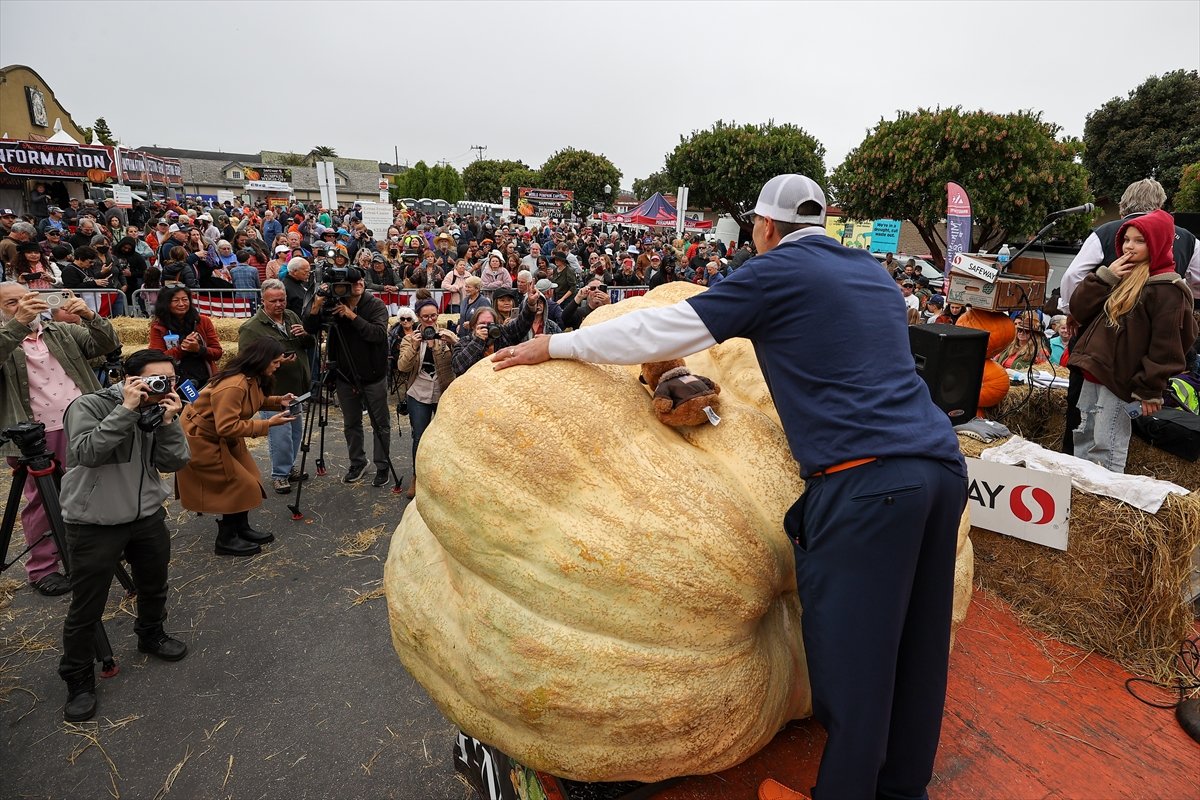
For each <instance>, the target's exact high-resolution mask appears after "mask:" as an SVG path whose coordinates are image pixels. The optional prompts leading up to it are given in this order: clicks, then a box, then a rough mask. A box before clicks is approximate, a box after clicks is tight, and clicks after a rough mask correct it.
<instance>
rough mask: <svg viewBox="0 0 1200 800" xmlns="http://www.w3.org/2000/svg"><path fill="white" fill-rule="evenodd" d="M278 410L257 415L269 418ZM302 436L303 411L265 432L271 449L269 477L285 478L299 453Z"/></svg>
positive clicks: (273, 478) (275, 478)
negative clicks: (290, 419)
mask: <svg viewBox="0 0 1200 800" xmlns="http://www.w3.org/2000/svg"><path fill="white" fill-rule="evenodd" d="M278 413H279V412H278V411H261V412H259V417H261V418H262V419H269V418H271V417H273V416H275V415H276V414H278ZM303 438H304V412H303V411H300V412H298V413H297V414H296V418H295V419H294V420H292V421H291V422H290V423H289V424H287V425H276V426H275V427H273V428H271V429H270V430H269V431H268V432H267V443H268V444H267V446H268V448H269V449H270V451H271V479H272V480H277V479H280V478H286V477H287V476H288V475H289V474H291V471H292V465H293V464H295V463H296V456H297V455H299V453H300V442H301V440H302V439H303Z"/></svg>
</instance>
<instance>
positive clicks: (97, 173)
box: [87, 169, 111, 183]
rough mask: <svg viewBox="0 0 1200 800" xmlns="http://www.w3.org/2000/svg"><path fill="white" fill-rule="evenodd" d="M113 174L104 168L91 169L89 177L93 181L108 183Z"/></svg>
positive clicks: (88, 173) (88, 172)
mask: <svg viewBox="0 0 1200 800" xmlns="http://www.w3.org/2000/svg"><path fill="white" fill-rule="evenodd" d="M110 177H111V176H110V175H109V174H108V173H107V172H105V171H104V170H102V169H89V170H88V171H87V179H88V180H89V181H91V182H92V183H108V179H109V178H110Z"/></svg>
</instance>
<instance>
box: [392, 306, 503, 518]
mask: <svg viewBox="0 0 1200 800" xmlns="http://www.w3.org/2000/svg"><path fill="white" fill-rule="evenodd" d="M483 311H487V312H489V313H490V312H491V309H490V308H481V309H479V311H478V312H476V314H475V315H474V316H475V317H478V316H479V313H480V312H483ZM416 313H417V319H418V320H419V321H420V324H419V325H418V326H417V330H415V331H413V332H412V333H410V334H408V335H406V336H405V337H404V338H403V339H402V340H401V341H400V355H399V357H398V358H397V359H396V370H397V371H398V372H399V373H400V377H401V381H402V382H403V387H404V395H405V399H406V400H407V401H408V418H409V421H410V422H411V423H412V440H413V443H412V455H413V479H412V483H410V484H409V485H408V496H409V497H410V498H411V497H413V496H415V495H416V492H417V445H419V444H420V443H421V435H422V434H423V433H425V429H426V428H428V427H429V423H430V422H432V421H433V416H434V414H436V413H437V404H438V400H440V399H441V397H442V392H444V391H445V390H446V387H448V386H449V385H450V382H451V381H453V380H454V370H453V367H452V366H451V363H450V362H451V348H452V347H453V346H454V345H455V343H456V342H458V337H457V336H455V335H454V333H453V332H452V331H449V330H441V331H439V330H438V327H437V322H438V306H437V303H436V302H434V301H433V300H422V301H421V302H419V303H418V304H417V308H416Z"/></svg>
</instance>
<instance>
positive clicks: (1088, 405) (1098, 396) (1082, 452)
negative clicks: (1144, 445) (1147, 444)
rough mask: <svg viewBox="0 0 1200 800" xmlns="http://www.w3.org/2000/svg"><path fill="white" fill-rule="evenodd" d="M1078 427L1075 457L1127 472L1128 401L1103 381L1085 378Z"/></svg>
mask: <svg viewBox="0 0 1200 800" xmlns="http://www.w3.org/2000/svg"><path fill="white" fill-rule="evenodd" d="M1076 408H1078V409H1079V427H1078V428H1076V429H1075V430H1074V432H1073V434H1072V435H1073V437H1074V440H1075V442H1074V444H1075V457H1076V458H1082V459H1084V460H1085V461H1091V462H1092V463H1093V464H1099V465H1100V466H1102V467H1104V468H1105V469H1107V470H1109V471H1110V472H1124V471H1125V459H1126V458H1127V457H1128V455H1129V434H1130V433H1132V432H1133V422H1132V421H1131V420H1130V417H1129V412H1128V411H1126V410H1125V401H1124V400H1122V399H1121V398H1119V397H1117V396H1116V395H1115V394H1113V393H1112V392H1110V391H1109V390H1108V389H1107V388H1106V387H1105V386H1104V385H1103V384H1100V383H1092V382H1091V381H1089V380H1086V379H1085V380H1084V381H1083V388H1082V389H1081V390H1080V392H1079V401H1078V402H1077V404H1076Z"/></svg>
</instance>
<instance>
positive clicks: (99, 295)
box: [31, 289, 129, 318]
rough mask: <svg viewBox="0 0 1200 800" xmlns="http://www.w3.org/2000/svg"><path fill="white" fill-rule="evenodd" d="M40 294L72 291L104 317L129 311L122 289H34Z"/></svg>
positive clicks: (59, 293)
mask: <svg viewBox="0 0 1200 800" xmlns="http://www.w3.org/2000/svg"><path fill="white" fill-rule="evenodd" d="M31 291H35V292H37V293H39V294H57V295H61V294H63V293H64V292H70V293H71V294H73V295H75V296H76V297H78V298H80V299H82V300H83V302H85V303H87V307H88V308H90V309H91V310H92V311H95V312H96V313H97V314H99V315H100V316H102V317H107V318H111V317H119V316H123V315H126V314H128V313H129V309H128V305H129V304H128V303H127V302H126V300H125V293H124V292H123V291H121V290H120V289H32V290H31Z"/></svg>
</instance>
